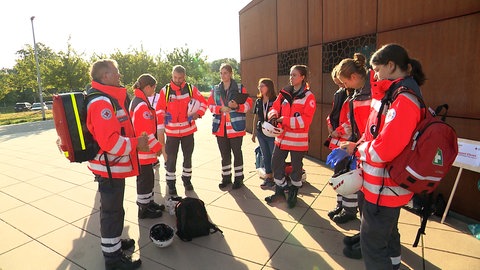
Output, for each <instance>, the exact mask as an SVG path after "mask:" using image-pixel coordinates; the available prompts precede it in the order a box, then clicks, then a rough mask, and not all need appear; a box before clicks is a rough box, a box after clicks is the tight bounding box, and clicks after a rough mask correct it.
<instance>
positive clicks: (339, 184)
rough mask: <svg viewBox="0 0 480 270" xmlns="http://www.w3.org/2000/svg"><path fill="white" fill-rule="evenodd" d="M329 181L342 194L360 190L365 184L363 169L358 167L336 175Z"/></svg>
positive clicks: (345, 194)
mask: <svg viewBox="0 0 480 270" xmlns="http://www.w3.org/2000/svg"><path fill="white" fill-rule="evenodd" d="M328 183H329V184H330V185H331V186H332V187H333V190H335V191H336V192H337V193H338V194H340V195H342V196H347V195H351V194H353V193H355V192H357V191H359V190H360V188H361V187H362V185H363V175H362V169H360V168H357V169H355V170H351V171H348V172H346V173H343V174H340V175H337V176H335V175H334V176H332V178H330V180H329V181H328Z"/></svg>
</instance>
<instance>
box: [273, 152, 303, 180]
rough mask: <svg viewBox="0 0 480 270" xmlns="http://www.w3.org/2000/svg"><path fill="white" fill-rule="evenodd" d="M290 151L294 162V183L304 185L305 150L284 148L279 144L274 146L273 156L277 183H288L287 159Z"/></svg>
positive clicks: (274, 174) (292, 174)
mask: <svg viewBox="0 0 480 270" xmlns="http://www.w3.org/2000/svg"><path fill="white" fill-rule="evenodd" d="M288 153H290V161H291V163H292V173H291V174H290V179H291V180H292V185H294V186H297V187H300V186H302V169H303V157H304V156H305V152H304V151H290V150H282V149H280V148H278V146H277V145H275V147H274V148H273V156H272V170H273V178H274V180H275V184H277V185H278V186H281V187H284V186H285V185H287V182H286V181H285V159H286V158H287V156H288Z"/></svg>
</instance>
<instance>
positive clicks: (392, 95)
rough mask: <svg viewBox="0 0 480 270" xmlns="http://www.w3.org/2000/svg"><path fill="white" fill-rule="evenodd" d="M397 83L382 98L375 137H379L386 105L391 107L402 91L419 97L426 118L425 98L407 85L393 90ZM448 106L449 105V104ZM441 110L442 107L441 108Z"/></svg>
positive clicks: (374, 132)
mask: <svg viewBox="0 0 480 270" xmlns="http://www.w3.org/2000/svg"><path fill="white" fill-rule="evenodd" d="M395 86H396V84H395V83H394V84H392V85H391V86H390V88H389V89H388V90H387V92H386V93H385V96H384V97H383V98H382V104H381V105H380V109H379V110H378V114H377V128H376V129H375V130H374V131H373V134H372V135H373V138H374V139H375V138H377V136H378V132H379V131H380V127H381V125H382V114H383V111H384V109H385V106H387V108H388V107H390V105H391V104H392V103H393V101H395V99H397V97H398V96H399V95H400V94H402V93H409V94H411V95H413V96H415V97H416V98H417V99H418V102H420V108H425V114H424V115H423V118H422V119H425V118H426V117H427V109H426V108H427V106H426V105H425V102H424V101H423V98H422V97H421V96H419V95H418V94H417V93H416V92H415V91H413V90H410V89H408V88H406V87H405V86H400V87H399V88H397V89H396V90H395V91H394V90H393V89H394V88H395ZM447 107H448V105H447ZM440 110H441V109H440Z"/></svg>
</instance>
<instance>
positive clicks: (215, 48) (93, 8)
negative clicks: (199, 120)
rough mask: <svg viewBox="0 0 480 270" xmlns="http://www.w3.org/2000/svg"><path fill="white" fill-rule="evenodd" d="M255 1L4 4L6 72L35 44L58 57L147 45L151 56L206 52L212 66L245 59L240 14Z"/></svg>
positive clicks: (23, 0) (1, 28) (1, 36)
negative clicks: (181, 50) (68, 52)
mask: <svg viewBox="0 0 480 270" xmlns="http://www.w3.org/2000/svg"><path fill="white" fill-rule="evenodd" d="M249 2H250V0H136V1H122V0H63V1H62V0H10V1H2V8H1V9H2V15H0V68H11V67H13V66H14V65H15V59H17V55H16V52H17V51H18V50H20V49H23V48H24V46H25V44H30V45H33V36H32V25H31V21H30V17H32V16H35V19H34V21H33V22H34V28H35V39H36V41H37V42H41V43H43V44H45V45H46V46H48V47H50V48H51V49H53V50H54V51H55V52H59V51H66V50H67V42H68V39H69V37H71V40H70V42H71V44H72V47H73V48H74V49H75V50H76V51H77V52H78V53H85V57H90V55H92V53H94V52H96V53H105V54H109V53H112V52H114V51H115V49H119V50H120V51H122V52H127V51H128V49H129V48H136V49H140V48H141V47H142V46H143V48H144V49H145V50H147V51H148V52H149V53H150V54H151V55H158V54H159V53H160V50H162V51H163V52H170V51H172V50H173V48H175V47H188V48H190V49H191V50H193V51H196V50H199V49H202V50H203V55H205V56H207V57H208V60H209V61H212V60H216V59H220V58H225V57H230V58H236V59H237V60H239V59H240V38H239V25H238V20H239V15H238V12H239V11H240V10H241V9H242V8H243V7H244V6H245V5H247V4H248V3H249Z"/></svg>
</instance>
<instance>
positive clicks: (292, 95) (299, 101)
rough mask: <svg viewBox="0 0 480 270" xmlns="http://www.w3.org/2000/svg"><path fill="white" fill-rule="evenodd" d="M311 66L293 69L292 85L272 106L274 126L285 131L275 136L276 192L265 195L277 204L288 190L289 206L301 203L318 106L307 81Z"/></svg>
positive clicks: (274, 172)
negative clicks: (289, 166)
mask: <svg viewBox="0 0 480 270" xmlns="http://www.w3.org/2000/svg"><path fill="white" fill-rule="evenodd" d="M307 73H308V69H307V66H304V65H295V66H292V67H291V68H290V85H289V86H287V87H284V88H283V89H282V90H281V91H280V94H279V95H278V96H277V99H276V100H275V102H274V103H273V106H272V108H271V109H270V111H269V112H268V119H270V120H269V121H270V122H271V123H272V124H273V125H274V126H277V125H278V126H279V127H281V128H282V129H283V133H282V134H280V135H279V136H278V137H276V138H275V148H274V150H273V157H272V168H273V177H274V181H275V194H274V195H271V196H268V197H266V198H265V201H266V202H267V203H273V202H275V201H276V200H277V199H278V198H284V197H285V193H284V191H285V190H286V189H288V198H287V203H288V207H289V208H293V207H295V205H296V204H297V194H298V189H299V188H300V187H301V186H302V169H303V157H304V156H305V153H306V152H307V150H308V130H309V129H310V124H311V123H312V119H313V115H314V113H315V109H316V106H317V104H316V100H315V96H314V95H313V94H312V92H311V91H310V89H309V86H308V83H307ZM289 153H290V158H291V164H292V173H291V174H290V179H291V180H292V182H291V185H290V186H288V183H287V181H286V179H285V159H286V158H287V155H288V154H289Z"/></svg>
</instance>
